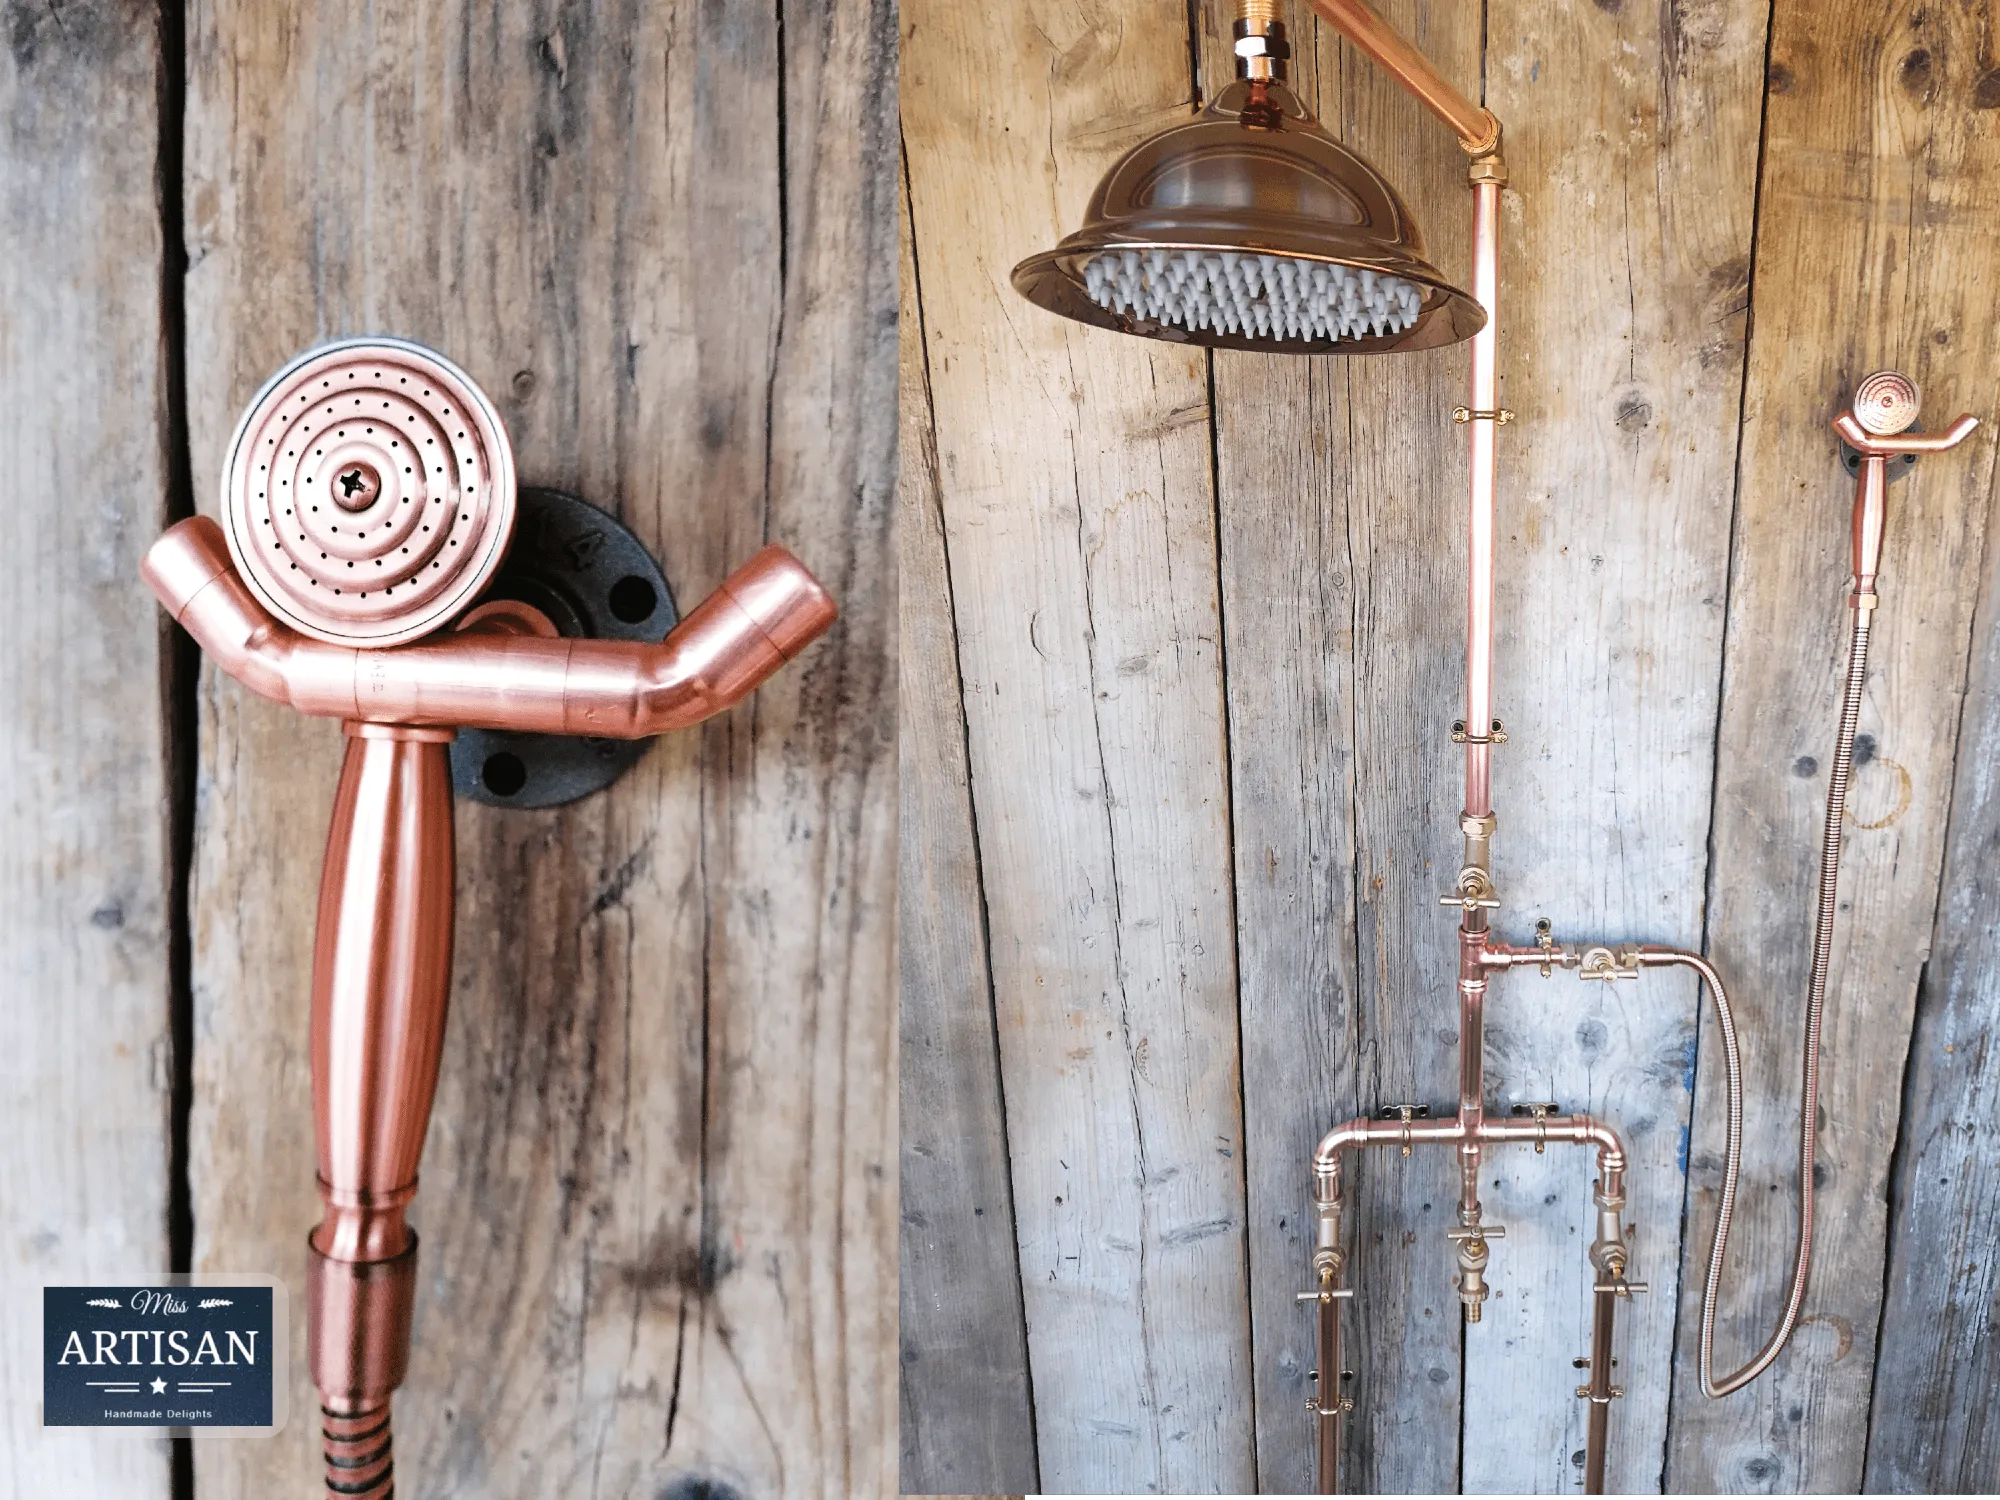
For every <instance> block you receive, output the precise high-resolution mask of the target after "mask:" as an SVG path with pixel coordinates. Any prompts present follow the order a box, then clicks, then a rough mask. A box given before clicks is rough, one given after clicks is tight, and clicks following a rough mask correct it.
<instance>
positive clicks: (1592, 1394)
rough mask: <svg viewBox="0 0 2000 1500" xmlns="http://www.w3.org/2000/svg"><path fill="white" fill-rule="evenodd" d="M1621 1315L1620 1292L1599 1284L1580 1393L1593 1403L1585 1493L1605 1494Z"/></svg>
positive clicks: (1585, 1444)
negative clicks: (1615, 1329) (1616, 1327)
mask: <svg viewBox="0 0 2000 1500" xmlns="http://www.w3.org/2000/svg"><path fill="white" fill-rule="evenodd" d="M1617 1316H1618V1294H1617V1292H1615V1291H1613V1290H1611V1289H1610V1288H1609V1287H1607V1286H1604V1285H1602V1284H1600V1285H1599V1286H1598V1287H1597V1289H1596V1290H1595V1291H1594V1292H1592V1293H1591V1308H1590V1381H1589V1383H1588V1384H1587V1385H1586V1386H1585V1387H1584V1389H1583V1390H1582V1391H1580V1392H1579V1393H1578V1394H1579V1395H1582V1396H1584V1397H1586V1398H1587V1399H1588V1400H1589V1402H1590V1416H1589V1418H1588V1420H1587V1422H1586V1425H1585V1428H1584V1439H1583V1492H1584V1493H1585V1494H1586V1495H1601V1494H1603V1493H1604V1455H1605V1451H1606V1450H1607V1449H1608V1448H1609V1446H1610V1442H1609V1438H1610V1431H1609V1429H1610V1426H1611V1402H1612V1399H1613V1394H1614V1393H1613V1389H1612V1385H1611V1330H1612V1324H1613V1321H1614V1320H1615V1319H1616V1318H1617Z"/></svg>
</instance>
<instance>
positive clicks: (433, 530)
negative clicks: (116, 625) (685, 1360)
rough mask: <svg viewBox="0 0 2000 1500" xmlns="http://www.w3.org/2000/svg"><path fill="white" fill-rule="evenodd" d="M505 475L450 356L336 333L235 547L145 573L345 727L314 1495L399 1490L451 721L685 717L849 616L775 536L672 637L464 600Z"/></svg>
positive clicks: (326, 1057) (435, 1022)
mask: <svg viewBox="0 0 2000 1500" xmlns="http://www.w3.org/2000/svg"><path fill="white" fill-rule="evenodd" d="M420 437H422V438H423V441H422V442H419V441H418V439H419V438H420ZM512 465H513V459H512V453H511V450H510V448H509V446H508V442H507V436H506V432H505V429H504V428H503V427H502V426H501V425H500V422H499V418H498V417H497V415H495V414H494V413H493V411H492V408H491V405H490V403H488V402H487V401H486V399H485V397H484V396H483V395H482V394H480V392H479V391H478V389H477V387H475V386H474V385H473V384H472V383H471V381H470V380H469V379H468V378H467V377H466V376H465V375H464V373H463V372H462V371H459V370H457V369H456V368H455V367H453V366H451V365H450V364H449V362H447V361H444V360H442V359H440V358H438V357H437V356H435V355H432V354H431V353H430V352H429V351H428V350H423V349H420V348H418V347H417V346H415V345H410V344H404V343H401V342H399V341H396V340H356V341H350V342H347V343H342V344H337V345H330V346H328V347H326V348H324V349H320V350H315V351H312V352H310V353H308V354H306V355H304V356H301V358H300V359H298V360H295V361H294V362H293V363H292V364H291V365H289V366H287V367H286V369H285V370H283V371H280V372H279V374H278V375H276V376H274V377H273V378H272V380H271V382H270V383H269V384H267V385H266V386H265V388H264V391H263V392H262V393H261V394H260V395H259V396H258V398H257V400H256V402H255V403H253V405H252V407H251V409H250V411H249V412H248V413H247V414H246V415H245V416H244V418H243V421H242V422H241V423H240V424H239V425H238V429H237V435H236V438H235V440H234V441H233V442H232V444H231V458H230V463H229V467H228V472H227V473H226V474H225V476H224V482H223V507H224V518H225V520H226V521H227V522H228V524H229V526H230V528H231V530H230V532H229V533H228V535H227V536H225V533H224V530H223V527H221V526H219V525H217V523H216V522H215V521H213V520H210V519H208V518H207V517H205V516H197V517H195V518H193V519H191V520H187V521H183V522H181V523H180V524H178V525H176V526H174V527H173V528H171V529H170V530H169V531H168V532H167V533H166V534H165V535H164V536H162V537H161V538H160V539H159V540H158V541H157V542H155V543H154V544H153V546H152V548H151V549H150V550H149V551H148V552H147V554H146V558H145V561H144V563H143V565H142V567H141V572H142V574H143V576H144V578H145V580H146V582H147V584H148V585H149V586H150V587H151V588H152V590H153V592H154V593H155V594H157V595H158V596H159V599H160V602H161V603H162V604H164V605H165V606H166V608H167V610H168V611H169V612H170V613H171V614H172V615H173V617H174V619H175V620H176V621H178V622H179V623H180V624H181V625H182V626H183V627H185V628H186V630H187V631H188V633H189V634H190V635H192V636H193V637H194V638H195V640H196V641H197V642H198V643H199V644H200V645H201V647H202V649H203V650H204V651H206V652H207V653H208V654H209V656H210V658H211V659H212V660H213V661H214V662H215V664H216V665H217V666H218V667H220V668H221V669H222V670H223V671H224V672H227V673H228V674H229V675H230V676H231V677H234V678H235V679H236V680H237V681H239V682H241V683H242V684H243V685H244V686H245V687H247V688H249V689H250V690H251V691H252V692H255V693H257V694H259V695H260V696H262V697H265V698H269V699H271V700H273V701H274V702H278V703H285V704H289V705H290V706H292V707H293V708H296V709H297V710H299V711H300V712H301V713H306V714H312V715H316V716H320V717H326V718H336V719H340V720H342V721H343V722H344V724H345V727H346V733H347V736H348V743H347V757H346V761H345V763H344V765H343V766H342V769H341V775H340V785H339V789H338V790H337V792H336V793H335V796H334V805H333V817H332V820H331V826H330V828H329V830H328V833H327V844H326V859H325V864H324V866H323V868H322V874H321V882H320V902H319V921H318V931H317V936H316V940H315V946H314V953H313V981H312V1075H313V1123H314V1137H315V1140H316V1143H317V1147H318V1157H319V1161H318V1166H319V1190H320V1198H321V1200H322V1204H323V1211H322V1215H321V1218H320V1222H319V1225H318V1227H316V1228H315V1229H314V1230H313V1231H312V1234H311V1235H310V1237H309V1240H308V1245H307V1251H308V1263H307V1334H308V1348H309V1359H310V1363H311V1368H312V1375H313V1382H314V1384H315V1385H316V1386H317V1387H318V1388H319V1392H320V1402H321V1407H322V1419H323V1420H322V1429H323V1433H324V1438H325V1455H326V1464H327V1469H326V1483H327V1490H328V1492H329V1493H330V1494H336V1495H340V1496H343V1497H355V1496H365V1497H386V1496H388V1495H390V1494H392V1493H393V1490H394V1483H395V1472H394V1471H395V1466H394V1461H393V1457H392V1453H391V1441H390V1422H389V1403H390V1396H391V1393H392V1392H394V1390H395V1389H396V1387H397V1386H398V1385H400V1384H401V1383H402V1380H403V1375H404V1372H405V1370H406V1369H407V1367H408V1364H409V1353H410V1315H411V1307H412V1303H413V1300H414V1296H415V1291H416V1258H417V1236H416V1234H415V1232H414V1231H413V1230H412V1229H411V1228H410V1226H409V1224H408V1222H407V1220H406V1217H405V1214H406V1210H407V1207H408V1205H409V1203H410V1200H411V1199H412V1198H413V1197H414V1196H415V1194H416V1191H417V1167H418V1162H419V1159H420V1158H421V1156H422V1154H423V1144H424V1134H425V1132H426V1130H427V1129H428V1127H429V1123H430V1113H431V1101H432V1097H433V1095H434V1094H435V1092H436V1089H437V1078H438V1064H439V1058H440V1054H441V1051H442V1046H443V1040H444V1027H445V1007H446V1000H447V997H448V995H449V991H450V980H451V945H452V895H453V892H452V881H453V855H452V793H451V772H450V765H449V761H448V758H447V745H448V744H449V742H450V740H451V739H452V736H453V732H454V730H456V729H458V728H472V727H476V728H481V729H512V730H528V731H539V732H542V733H549V734H566V735H589V736H594V737H599V738H609V739H640V738H644V737H647V736H651V735H656V734H663V733H666V732H668V731H670V730H675V729H684V728H686V727H688V726H690V725H693V724H697V723H699V722H701V721H702V720H703V719H706V718H709V717H710V716H712V715H714V714H718V713H721V712H722V711H723V710H725V709H727V708H730V707H731V706H733V705H734V704H736V703H739V702H741V701H742V700H743V699H744V698H745V697H747V696H748V695H749V694H750V693H751V692H753V691H754V690H755V689H756V688H757V687H758V685H759V684H761V683H762V682H763V681H764V680H765V679H766V678H768V677H770V675H771V674H772V673H773V672H775V671H777V670H778V669H779V668H780V667H782V666H783V665H784V664H785V663H786V662H787V661H789V660H790V659H791V658H792V657H794V656H796V655H797V654H798V653H799V652H800V651H801V650H802V649H804V647H805V646H806V645H807V644H808V643H810V642H811V641H812V640H814V639H815V638H816V637H818V636H819V635H820V634H821V633H822V632H824V631H825V630H826V629H827V627H828V626H829V625H831V624H832V623H833V620H834V617H835V614H836V610H835V607H834V604H833V601H832V599H831V598H830V597H828V595H827V593H826V590H824V589H823V588H821V587H820V585H819V584H818V582H817V581H816V580H814V578H813V577H812V575H811V574H810V573H808V572H807V571H806V570H805V568H804V567H803V566H801V565H800V563H799V562H798V560H797V559H796V558H794V557H793V556H792V555H791V554H790V553H788V552H786V551H785V550H784V549H783V548H781V547H775V546H773V547H766V548H764V550H763V551H761V552H759V553H757V555H756V556H754V557H752V558H751V559H750V561H749V562H747V563H745V564H744V565H743V566H742V567H740V568H738V569H737V570H736V571H735V572H734V573H732V574H731V575H730V576H729V577H728V578H727V579H725V580H724V581H723V583H722V586H721V587H720V588H718V589H717V590H716V591H715V592H714V593H713V594H711V595H710V596H709V597H708V598H707V599H705V600H704V601H703V602H702V603H701V604H700V605H699V606H698V607H697V608H696V609H695V610H694V611H693V612H692V613H691V614H689V615H688V616H687V618H686V619H684V620H682V621H681V623H680V625H679V626H678V627H677V628H676V629H675V630H674V631H673V632H672V633H671V634H670V635H669V636H668V637H667V638H666V640H664V641H662V642H660V643H659V644H657V645H646V644H640V643H636V642H631V641H599V640H574V639H563V638H561V637H559V636H557V635H555V633H554V630H553V627H552V626H551V625H550V623H549V621H548V620H547V619H546V618H545V617H544V616H543V615H542V614H541V613H540V612H539V611H537V610H535V609H533V608H532V607H530V606H527V605H522V604H519V603H517V602H514V601H494V602H492V603H489V604H487V605H483V606H476V607H475V601H476V599H477V596H478V594H479V592H480V591H481V590H482V589H483V588H484V587H485V585H486V583H487V582H488V581H489V580H490V578H491V577H492V575H493V573H494V570H495V569H496V568H497V567H498V565H499V562H500V559H501V557H502V555H503V554H504V553H505V550H506V546H507V543H508V541H509V538H510V534H511V527H512V521H513V515H514V504H515V496H514V489H513V466H512ZM420 468H421V472H420ZM454 620H457V621H459V622H460V628H458V629H456V630H454V629H450V628H448V627H449V626H451V624H452V622H453V621H454Z"/></svg>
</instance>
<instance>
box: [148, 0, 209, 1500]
mask: <svg viewBox="0 0 2000 1500" xmlns="http://www.w3.org/2000/svg"><path fill="white" fill-rule="evenodd" d="M159 28H160V31H159V34H160V46H159V80H158V90H157V99H158V108H159V116H160V127H159V168H158V171H159V187H158V193H159V200H158V201H159V211H160V362H161V366H162V369H161V381H160V387H161V390H162V392H163V393H164V402H165V408H166V409H165V410H164V411H162V412H161V413H160V428H161V435H162V442H163V444H164V446H165V449H166V454H165V459H166V481H167V493H166V514H167V522H168V524H169V525H172V524H174V523H176V522H179V521H183V520H186V519H187V518H188V517H189V516H192V515H193V514H194V511H195V506H194V468H193V463H192V460H191V459H190V457H189V443H188V420H187V299H186V294H185V293H186V282H187V238H186V232H185V221H184V218H183V211H182V189H183V186H184V180H185V170H184V156H183V145H184V139H185V135H186V129H185V120H186V109H185V104H186V97H187V18H186V15H185V13H184V10H183V7H182V6H181V5H180V4H178V3H176V0H161V5H160V22H159ZM159 628H160V633H161V637H162V650H161V652H160V662H161V672H162V674H163V675H164V677H165V679H166V680H165V682H164V683H163V684H162V690H161V697H162V699H163V700H164V701H165V704H166V710H167V711H166V714H165V715H164V717H163V720H162V734H163V736H164V739H165V744H164V747H163V751H164V759H165V762H166V783H167V805H166V808H165V815H166V824H167V837H166V847H167V892H166V917H167V1034H168V1037H169V1039H170V1045H169V1047H168V1052H169V1055H170V1057H171V1060H172V1061H171V1067H172V1069H173V1073H172V1077H171V1079H170V1080H169V1084H168V1093H167V1101H168V1102H167V1202H166V1217H167V1269H168V1270H169V1271H172V1272H173V1273H175V1274H176V1275H178V1274H181V1273H184V1272H187V1271H190V1270H192V1269H193V1267H194V1195H193V1192H192V1189H191V1186H190V1183H189V1179H188V1119H189V1116H190V1115H191V1114H192V1113H193V1110H194V956H193V955H194V948H193V927H192V924H191V917H190V914H189V906H188V885H189V876H190V874H191V872H192V871H193V869H194V801H195V771H196V758H197V756H198V754H199V744H200V729H199V720H198V716H197V710H196V704H195V691H196V688H197V686H198V684H199V682H200V678H201V653H200V652H199V651H198V650H197V649H196V647H195V644H194V641H193V640H192V639H191V638H189V637H188V636H187V635H186V634H185V633H184V632H183V631H181V630H180V629H179V628H178V627H176V626H175V625H174V624H173V622H172V621H170V620H168V619H166V617H165V616H164V615H162V616H161V618H160V627H159ZM171 1451H172V1459H171V1470H170V1481H169V1482H170V1485H171V1494H172V1497H173V1500H194V1444H193V1442H192V1440H191V1439H188V1438H174V1439H172V1449H171Z"/></svg>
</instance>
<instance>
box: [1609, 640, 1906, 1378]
mask: <svg viewBox="0 0 2000 1500" xmlns="http://www.w3.org/2000/svg"><path fill="white" fill-rule="evenodd" d="M1869 618H1870V610H1868V609H1867V608H1863V607H1856V608H1855V610H1854V635H1853V639H1852V642H1851V644H1850V645H1849V648H1848V655H1847V687H1846V691H1845V693H1844V694H1843V695H1842V698H1841V703H1840V732H1839V737H1838V739H1837V740H1836V742H1835V746H1834V754H1833V772H1832V775H1831V777H1830V778H1829V781H1828V784H1827V793H1826V834H1825V838H1824V840H1823V842H1822V844H1821V847H1820V867H1819V909H1818V914H1817V917H1816V919H1815V923H1814V927H1813V956H1812V973H1811V977H1810V979H1809V980H1808V981H1807V986H1806V1039H1805V1066H1804V1075H1805V1076H1804V1086H1803V1088H1802V1090H1801V1093H1800V1100H1799V1237H1798V1246H1797V1250H1796V1252H1795V1254H1794V1257H1793V1261H1792V1288H1791V1293H1790V1295H1789V1296H1788V1297H1787V1298H1786V1301H1785V1312H1784V1316H1783V1317H1782V1318H1780V1319H1779V1320H1778V1326H1777V1328H1776V1330H1775V1331H1773V1333H1772V1334H1771V1337H1770V1338H1769V1339H1768V1340H1766V1341H1765V1344H1764V1347H1763V1348H1762V1349H1760V1350H1758V1351H1757V1354H1756V1356H1755V1358H1753V1359H1752V1360H1751V1361H1750V1362H1749V1363H1748V1364H1746V1365H1744V1366H1743V1368H1742V1369H1740V1370H1738V1371H1736V1373H1735V1374H1733V1375H1728V1376H1725V1377H1723V1378H1722V1379H1721V1380H1717V1379H1716V1378H1715V1368H1714V1354H1715V1304H1716V1299H1717V1296H1718V1295H1719V1293H1720V1290H1721V1285H1722V1262H1723V1259H1724V1257H1725V1256H1726V1255H1727V1254H1728V1253H1729V1226H1730V1221H1731V1220H1732V1218H1733V1217H1734V1216H1735V1212H1736V1182H1737V1176H1738V1173H1739V1172H1740V1170H1741V1168H1742V1165H1743V1066H1742V1061H1741V1058H1740V1057H1739V1055H1738V1052H1737V1046H1736V1021H1735V1017H1734V1016H1733V1015H1732V1014H1731V1012H1730V1008H1729V994H1728V991H1726V990H1725V989H1724V988H1723V985H1722V977H1721V976H1720V975H1719V974H1717V973H1716V971H1715V969H1714V967H1713V966H1712V965H1710V964H1709V962H1708V961H1707V960H1706V959H1704V958H1702V957H1701V956H1700V955H1698V954H1692V953H1682V952H1678V951H1676V950H1672V949H1665V948H1650V949H1644V950H1642V951H1641V954H1640V957H1641V960H1642V961H1644V962H1647V963H1653V964H1668V963H1673V964H1682V965H1685V966H1686V967H1688V968H1691V969H1693V970H1695V971H1696V972H1697V973H1698V974H1700V975H1701V977H1702V980H1703V982H1704V983H1705V984H1707V986H1708V992H1709V994H1710V995H1711V996H1712V997H1713V999H1714V1001H1715V1012H1716V1020H1717V1023H1718V1026H1719V1029H1720V1030H1721V1033H1722V1057H1723V1064H1724V1069H1725V1072H1726V1074H1727V1077H1728V1093H1729V1122H1728V1133H1727V1135H1726V1137H1725V1142H1724V1147H1723V1166H1722V1202H1721V1206H1720V1208H1719V1209H1718V1210H1717V1213H1716V1217H1715V1241H1714V1243H1713V1244H1712V1245H1711V1247H1710V1249H1709V1254H1708V1278H1707V1281H1706V1283H1705V1284H1704V1285H1703V1287H1702V1293H1701V1342H1700V1346H1699V1354H1698V1358H1699V1370H1700V1374H1701V1389H1702V1393H1703V1394H1704V1395H1706V1396H1710V1397H1718V1396H1727V1395H1729V1394H1730V1393H1731V1392H1733V1391H1739V1390H1741V1389H1742V1388H1743V1387H1744V1386H1746V1385H1748V1384H1749V1383H1750V1382H1751V1381H1753V1380H1755V1379H1756V1378H1757V1377H1758V1376H1759V1375H1761V1374H1763V1373H1764V1371H1765V1370H1767V1369H1769V1368H1770V1366H1771V1362H1772V1361H1773V1360H1774V1359H1776V1358H1777V1357H1778V1354H1779V1352H1780V1351H1781V1350H1782V1349H1783V1348H1784V1347H1785V1344H1786V1342H1787V1341H1788V1340H1790V1338H1791V1336H1792V1331H1793V1329H1795V1328H1796V1327H1797V1326H1798V1321H1799V1309H1800V1307H1801V1306H1802V1305H1803V1304H1804V1302H1805V1295H1806V1279H1807V1276H1808V1274H1809V1272H1810V1270H1811V1267H1812V1242H1813V1161H1814V1156H1815V1152H1816V1148H1817V1145H1818V1130H1817V1128H1816V1122H1817V1119H1818V1115H1819V1042H1820V1030H1821V1022H1822V1019H1823V1017H1824V1013H1825V1010H1826V986H1827V973H1828V969H1829V967H1830V964H1831V960H1832V957H1833V923H1834V914H1835V908H1836V895H1837V892H1838V888H1839V883H1840V844H1841V830H1842V823H1843V821H1844V819H1845V817H1846V813H1847V784H1848V780H1849V778H1850V776H1851V775H1852V774H1853V770H1854V729H1855V725H1856V722H1857V721H1858V720H1859V718H1860V716H1861V691H1862V687H1863V685H1864V683H1865V681H1866V678H1867V674H1868V630H1869Z"/></svg>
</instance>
